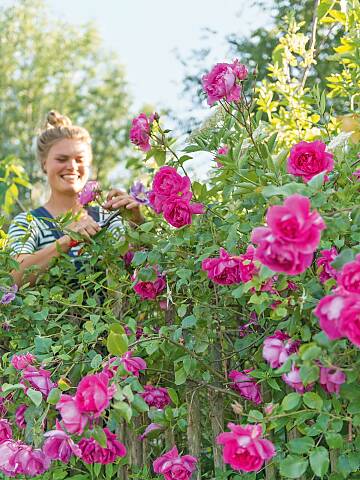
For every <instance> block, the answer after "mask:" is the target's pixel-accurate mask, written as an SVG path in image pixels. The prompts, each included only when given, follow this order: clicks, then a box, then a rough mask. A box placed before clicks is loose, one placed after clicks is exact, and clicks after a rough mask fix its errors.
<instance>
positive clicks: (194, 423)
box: [186, 390, 201, 480]
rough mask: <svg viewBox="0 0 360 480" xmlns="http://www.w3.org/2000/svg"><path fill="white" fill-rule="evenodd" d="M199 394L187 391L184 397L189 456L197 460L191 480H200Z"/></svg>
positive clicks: (195, 391) (197, 391) (196, 391)
mask: <svg viewBox="0 0 360 480" xmlns="http://www.w3.org/2000/svg"><path fill="white" fill-rule="evenodd" d="M199 396H200V392H199V390H189V391H188V392H187V395H186V403H187V409H188V415H187V421H188V427H187V440H188V447H189V453H190V455H193V456H194V457H196V458H197V459H198V463H197V470H196V471H195V472H194V474H193V476H192V477H191V478H192V480H201V465H200V454H201V413H200V398H199Z"/></svg>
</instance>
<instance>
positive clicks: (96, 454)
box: [78, 428, 126, 465]
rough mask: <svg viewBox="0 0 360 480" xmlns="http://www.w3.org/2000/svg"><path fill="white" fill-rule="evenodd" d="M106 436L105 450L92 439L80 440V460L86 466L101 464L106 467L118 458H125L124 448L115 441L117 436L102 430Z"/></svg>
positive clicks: (105, 429) (106, 429)
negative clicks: (86, 464)
mask: <svg viewBox="0 0 360 480" xmlns="http://www.w3.org/2000/svg"><path fill="white" fill-rule="evenodd" d="M104 433H105V435H106V448H103V447H101V445H99V444H98V443H97V441H96V440H95V439H94V438H93V437H90V438H82V439H81V440H80V442H79V445H78V446H79V448H80V450H81V459H82V460H83V461H84V462H85V463H88V464H93V463H101V464H102V465H106V464H108V463H113V462H115V460H116V459H117V458H118V457H125V455H126V448H125V446H124V445H123V444H122V443H121V442H119V441H118V440H117V436H116V435H115V434H114V433H111V432H110V430H109V429H108V428H104Z"/></svg>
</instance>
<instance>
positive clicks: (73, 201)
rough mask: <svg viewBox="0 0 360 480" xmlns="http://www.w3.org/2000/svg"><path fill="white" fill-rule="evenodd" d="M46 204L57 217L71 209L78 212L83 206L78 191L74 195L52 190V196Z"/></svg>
mask: <svg viewBox="0 0 360 480" xmlns="http://www.w3.org/2000/svg"><path fill="white" fill-rule="evenodd" d="M44 206H45V208H46V209H47V210H49V212H50V213H51V214H52V215H53V216H55V217H57V216H58V215H61V214H63V213H65V212H68V211H69V210H71V211H72V212H73V213H77V212H78V211H79V210H81V208H82V206H81V204H80V203H79V200H78V195H77V193H74V194H73V195H71V194H70V195H64V194H63V193H59V192H56V191H52V192H51V195H50V198H49V200H48V201H47V202H46V203H45V205H44Z"/></svg>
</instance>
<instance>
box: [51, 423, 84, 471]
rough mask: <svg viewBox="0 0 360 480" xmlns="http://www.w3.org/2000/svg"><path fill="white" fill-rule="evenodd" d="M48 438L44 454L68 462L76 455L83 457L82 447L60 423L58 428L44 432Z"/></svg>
mask: <svg viewBox="0 0 360 480" xmlns="http://www.w3.org/2000/svg"><path fill="white" fill-rule="evenodd" d="M44 437H46V440H45V442H44V445H43V447H42V450H43V452H44V454H45V455H46V456H47V457H48V458H51V460H60V462H63V463H68V462H69V460H70V457H72V455H75V456H77V457H81V449H80V447H79V446H78V445H76V444H75V443H74V441H73V440H72V439H71V438H70V437H69V435H67V434H66V433H65V432H64V431H63V430H61V429H60V426H59V425H58V429H57V430H51V431H50V432H46V433H45V434H44Z"/></svg>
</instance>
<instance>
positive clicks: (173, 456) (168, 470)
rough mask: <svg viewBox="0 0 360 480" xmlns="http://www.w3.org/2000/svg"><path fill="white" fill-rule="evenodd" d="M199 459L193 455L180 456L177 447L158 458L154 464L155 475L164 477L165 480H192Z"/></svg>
mask: <svg viewBox="0 0 360 480" xmlns="http://www.w3.org/2000/svg"><path fill="white" fill-rule="evenodd" d="M196 462H197V459H196V458H195V457H192V456H191V455H182V456H181V455H179V452H178V450H177V448H176V447H174V448H172V449H171V450H170V451H169V452H167V453H165V454H164V455H162V456H161V457H159V458H157V459H156V460H155V461H154V463H153V468H154V472H155V473H159V474H160V475H164V478H165V480H190V478H191V476H192V473H193V471H194V470H195V466H196Z"/></svg>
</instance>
